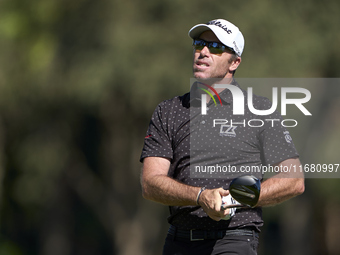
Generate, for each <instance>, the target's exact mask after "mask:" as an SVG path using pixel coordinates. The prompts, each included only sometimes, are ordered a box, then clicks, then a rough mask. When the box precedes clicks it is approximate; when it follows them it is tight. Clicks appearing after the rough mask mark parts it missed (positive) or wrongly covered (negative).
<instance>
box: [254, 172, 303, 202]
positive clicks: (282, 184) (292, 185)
mask: <svg viewBox="0 0 340 255" xmlns="http://www.w3.org/2000/svg"><path fill="white" fill-rule="evenodd" d="M303 191H304V179H303V178H285V177H282V178H279V176H276V177H273V178H270V179H268V180H266V181H264V182H263V183H262V185H261V193H260V198H259V202H258V204H257V206H273V205H276V204H279V203H282V202H284V201H286V200H288V199H290V198H293V197H295V196H297V195H300V194H302V193H303Z"/></svg>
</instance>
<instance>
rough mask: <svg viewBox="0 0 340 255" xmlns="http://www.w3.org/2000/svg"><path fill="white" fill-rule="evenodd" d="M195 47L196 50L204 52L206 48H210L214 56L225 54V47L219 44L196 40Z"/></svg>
mask: <svg viewBox="0 0 340 255" xmlns="http://www.w3.org/2000/svg"><path fill="white" fill-rule="evenodd" d="M193 46H194V48H195V49H196V50H203V48H204V47H205V46H207V47H208V49H209V51H210V52H211V53H212V54H222V53H223V52H224V48H225V47H224V46H223V45H221V44H220V43H217V42H206V41H203V40H194V42H193Z"/></svg>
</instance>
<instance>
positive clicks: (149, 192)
mask: <svg viewBox="0 0 340 255" xmlns="http://www.w3.org/2000/svg"><path fill="white" fill-rule="evenodd" d="M189 36H190V37H191V38H192V39H193V76H194V78H195V79H196V80H197V82H195V83H193V85H192V86H191V89H190V92H189V93H186V94H184V95H182V96H177V97H175V98H172V99H169V100H166V101H163V102H161V103H160V104H159V105H158V106H157V108H156V110H155V111H154V113H153V115H152V118H151V121H150V125H149V128H148V130H147V134H146V137H145V140H144V147H143V151H142V154H141V159H140V160H141V162H143V169H142V178H141V185H142V190H143V196H144V198H146V199H149V200H152V201H155V202H158V203H161V204H164V205H168V206H169V208H170V216H169V218H168V222H169V224H170V227H169V230H168V235H167V237H166V240H165V244H164V248H163V254H205V255H206V254H240V255H241V254H242V255H246V254H257V248H258V241H259V233H260V229H261V226H262V225H263V219H262V207H264V206H273V205H276V204H278V203H281V202H283V201H285V200H288V199H290V198H292V197H295V196H297V195H299V194H302V193H303V192H304V179H303V175H302V174H300V175H298V174H297V175H294V176H291V175H290V176H289V177H290V178H285V177H287V176H288V175H289V174H290V173H286V172H280V173H278V174H277V175H276V176H275V178H269V179H267V180H265V181H263V182H262V183H261V193H260V197H259V200H258V203H257V204H256V206H254V207H252V208H241V209H237V210H231V209H227V210H221V205H222V198H223V197H227V198H228V199H227V200H226V201H227V202H226V203H227V204H232V203H234V201H233V199H231V198H230V196H229V191H228V187H229V184H230V182H231V180H232V179H233V178H235V177H236V175H233V174H231V175H225V176H224V177H223V176H215V177H211V176H207V175H205V174H206V172H207V171H206V169H207V168H208V167H207V166H215V167H217V168H218V167H221V166H222V165H223V166H225V167H227V166H228V167H231V168H234V169H236V170H240V169H241V168H242V167H244V166H254V165H255V166H260V165H271V166H280V167H281V168H282V167H285V166H288V167H291V166H295V167H296V168H297V167H299V166H300V161H299V155H298V153H297V151H296V149H295V147H294V144H293V142H292V141H291V139H287V130H285V128H284V127H282V126H280V125H277V126H275V127H274V128H273V127H271V126H270V125H269V123H266V124H265V125H263V126H261V127H258V128H253V127H250V126H237V128H236V127H235V126H233V125H229V126H228V125H223V127H222V125H220V126H218V127H216V126H215V127H214V125H211V123H212V118H214V117H213V116H221V114H223V115H222V116H223V117H224V118H225V119H232V118H233V103H232V102H233V97H232V93H231V90H230V89H224V88H218V86H216V84H230V85H232V86H235V88H237V89H238V90H241V88H240V86H239V84H238V83H237V82H236V80H235V79H234V74H235V71H236V70H237V68H238V67H239V65H240V64H241V55H242V52H243V49H244V45H245V43H244V37H243V35H242V33H241V31H240V30H239V28H238V27H236V26H235V25H234V24H232V23H230V22H228V21H226V20H224V19H216V20H212V21H209V22H208V23H206V24H198V25H196V26H194V27H192V28H191V29H190V31H189ZM211 81H214V82H211ZM214 88H215V89H214ZM202 91H207V92H210V93H211V94H213V92H217V93H218V98H219V100H220V101H221V104H222V105H223V107H215V106H214V105H213V104H214V102H213V99H210V100H208V99H207V100H206V101H204V102H203V104H204V107H207V109H208V110H207V111H208V113H207V114H206V115H204V114H201V107H200V106H201V105H202V98H203V97H202ZM242 91H243V93H244V95H246V93H247V92H246V91H244V90H242ZM206 98H207V97H206ZM214 98H216V99H217V95H215V96H214ZM253 103H254V107H255V106H256V107H255V108H257V109H268V108H270V102H269V100H268V99H265V98H263V97H259V96H255V95H254V98H253ZM205 104H206V105H205ZM252 117H253V115H252V113H251V112H250V111H248V110H246V111H245V113H244V116H242V118H244V119H250V118H252ZM272 117H273V118H280V117H281V116H279V114H278V113H276V112H275V113H273V115H272ZM204 167H205V168H204ZM193 169H196V170H200V169H201V170H202V171H201V172H199V173H198V172H194V171H193ZM204 169H205V170H204ZM210 169H211V168H210ZM203 172H204V174H203ZM239 175H240V174H239ZM255 175H256V177H257V178H259V179H260V180H261V181H262V178H263V176H262V174H261V173H259V174H255Z"/></svg>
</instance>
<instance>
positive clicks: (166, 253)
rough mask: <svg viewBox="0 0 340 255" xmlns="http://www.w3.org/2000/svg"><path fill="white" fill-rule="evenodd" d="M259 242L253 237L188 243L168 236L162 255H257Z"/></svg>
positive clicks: (227, 237) (236, 236) (232, 237)
mask: <svg viewBox="0 0 340 255" xmlns="http://www.w3.org/2000/svg"><path fill="white" fill-rule="evenodd" d="M258 244H259V240H258V238H257V237H255V236H242V235H235V236H224V237H223V238H222V239H216V240H202V241H190V240H183V239H179V240H178V239H176V238H175V237H174V236H173V235H170V234H168V235H167V237H166V239H165V244H164V247H163V255H192V254H195V255H218V254H219V255H222V254H228V255H257V247H258Z"/></svg>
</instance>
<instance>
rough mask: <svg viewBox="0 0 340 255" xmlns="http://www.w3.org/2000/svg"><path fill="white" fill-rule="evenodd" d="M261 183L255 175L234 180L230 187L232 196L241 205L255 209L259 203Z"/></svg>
mask: <svg viewBox="0 0 340 255" xmlns="http://www.w3.org/2000/svg"><path fill="white" fill-rule="evenodd" d="M260 191H261V182H260V180H259V179H258V178H256V177H255V176H253V175H243V176H240V177H237V178H235V179H233V180H232V181H231V183H230V185H229V192H230V194H231V196H232V197H233V198H234V199H235V200H236V201H237V202H239V203H241V204H243V205H246V206H249V207H254V206H255V205H256V204H257V202H258V201H259V197H260Z"/></svg>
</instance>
